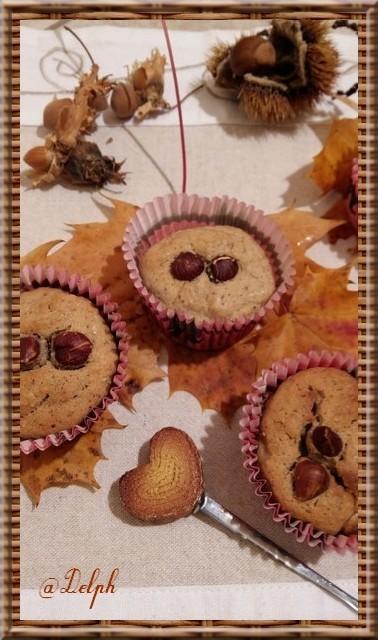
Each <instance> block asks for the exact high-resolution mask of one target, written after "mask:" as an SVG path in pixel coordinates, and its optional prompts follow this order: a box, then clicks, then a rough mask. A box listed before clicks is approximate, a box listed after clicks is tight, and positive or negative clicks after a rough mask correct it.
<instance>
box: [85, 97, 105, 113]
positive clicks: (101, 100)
mask: <svg viewBox="0 0 378 640" xmlns="http://www.w3.org/2000/svg"><path fill="white" fill-rule="evenodd" d="M88 104H89V106H90V107H93V109H96V111H105V109H107V108H108V101H107V99H106V96H104V94H103V93H96V94H95V95H94V96H93V97H92V98H91V99H90V100H88Z"/></svg>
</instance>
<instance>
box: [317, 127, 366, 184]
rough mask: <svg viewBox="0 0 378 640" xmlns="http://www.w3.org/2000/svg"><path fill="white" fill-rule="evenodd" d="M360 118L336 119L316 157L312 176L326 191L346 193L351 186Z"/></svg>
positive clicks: (356, 153)
mask: <svg viewBox="0 0 378 640" xmlns="http://www.w3.org/2000/svg"><path fill="white" fill-rule="evenodd" d="M357 136H358V120H357V118H341V119H340V120H334V121H333V122H332V125H331V130H330V132H329V134H328V137H327V140H326V141H325V143H324V147H323V149H322V150H321V151H320V153H318V155H316V156H315V157H314V165H313V167H312V170H311V173H310V177H311V178H312V179H313V180H314V181H315V182H316V184H317V185H318V186H319V187H320V188H321V189H322V191H324V192H328V191H331V189H335V190H336V191H340V193H344V194H345V193H346V192H347V191H348V189H349V186H350V181H351V173H352V164H353V158H355V157H356V156H357V155H358V137H357Z"/></svg>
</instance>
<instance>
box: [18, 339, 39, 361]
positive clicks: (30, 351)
mask: <svg viewBox="0 0 378 640" xmlns="http://www.w3.org/2000/svg"><path fill="white" fill-rule="evenodd" d="M40 352H41V347H40V344H39V336H37V335H35V334H32V335H29V336H21V339H20V362H21V369H31V368H32V366H33V364H34V363H35V362H36V360H37V359H38V357H39V354H40Z"/></svg>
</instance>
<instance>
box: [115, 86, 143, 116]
mask: <svg viewBox="0 0 378 640" xmlns="http://www.w3.org/2000/svg"><path fill="white" fill-rule="evenodd" d="M110 105H111V107H112V109H113V111H114V113H115V114H116V116H117V117H118V118H121V119H127V118H131V117H132V116H133V115H134V113H135V111H136V110H137V108H138V107H139V105H140V98H139V96H138V94H137V93H136V91H135V89H134V87H133V85H132V84H131V83H130V82H119V83H118V84H116V86H115V87H114V89H113V92H112V96H111V99H110Z"/></svg>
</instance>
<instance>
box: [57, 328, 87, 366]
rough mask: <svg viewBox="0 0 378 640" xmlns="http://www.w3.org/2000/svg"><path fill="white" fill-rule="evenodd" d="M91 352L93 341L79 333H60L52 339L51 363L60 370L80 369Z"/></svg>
mask: <svg viewBox="0 0 378 640" xmlns="http://www.w3.org/2000/svg"><path fill="white" fill-rule="evenodd" d="M91 351H92V343H91V341H90V340H89V338H87V336H85V335H84V334H83V333H80V332H78V331H60V332H59V333H56V334H55V335H54V336H53V337H52V339H51V361H52V363H53V364H54V365H55V366H56V367H57V368H58V369H80V367H83V366H84V365H85V363H86V362H87V360H88V358H89V356H90V353H91Z"/></svg>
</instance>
